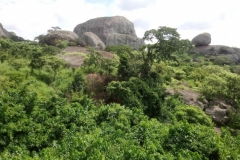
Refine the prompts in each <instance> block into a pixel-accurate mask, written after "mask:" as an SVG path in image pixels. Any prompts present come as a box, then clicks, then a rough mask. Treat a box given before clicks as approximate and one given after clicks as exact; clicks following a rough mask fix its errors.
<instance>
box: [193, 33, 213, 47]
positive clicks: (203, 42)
mask: <svg viewBox="0 0 240 160" xmlns="http://www.w3.org/2000/svg"><path fill="white" fill-rule="evenodd" d="M192 43H193V44H194V45H195V46H207V45H209V44H210V43H211V35H210V34H209V33H202V34H199V35H197V36H196V37H194V38H193V39H192Z"/></svg>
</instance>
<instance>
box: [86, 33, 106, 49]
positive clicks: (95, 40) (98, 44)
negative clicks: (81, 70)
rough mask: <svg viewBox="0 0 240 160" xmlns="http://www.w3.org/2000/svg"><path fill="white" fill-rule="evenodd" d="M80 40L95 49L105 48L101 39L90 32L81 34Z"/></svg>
mask: <svg viewBox="0 0 240 160" xmlns="http://www.w3.org/2000/svg"><path fill="white" fill-rule="evenodd" d="M82 40H83V41H84V42H85V43H86V44H87V45H89V46H92V47H94V48H97V49H101V50H104V49H105V48H106V46H105V44H104V43H103V42H102V40H101V39H100V38H99V37H98V36H97V35H96V34H94V33H92V32H85V33H84V34H83V37H82Z"/></svg>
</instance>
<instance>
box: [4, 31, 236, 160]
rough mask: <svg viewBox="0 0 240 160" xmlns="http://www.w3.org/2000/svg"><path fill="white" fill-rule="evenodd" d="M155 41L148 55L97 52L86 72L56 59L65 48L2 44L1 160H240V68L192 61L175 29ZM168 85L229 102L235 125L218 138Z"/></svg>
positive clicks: (118, 49) (154, 34)
mask: <svg viewBox="0 0 240 160" xmlns="http://www.w3.org/2000/svg"><path fill="white" fill-rule="evenodd" d="M38 38H41V37H38ZM153 38H156V39H157V42H156V43H155V44H151V45H150V44H149V45H146V46H143V47H142V48H141V49H140V50H139V51H134V50H132V49H131V48H130V47H127V46H122V45H121V46H114V47H108V48H107V49H108V50H109V51H111V52H113V53H115V54H116V55H114V58H105V57H104V56H102V54H101V53H100V52H98V51H95V50H94V49H93V48H91V47H89V48H88V50H89V52H90V54H86V55H85V60H84V65H83V66H82V67H79V68H70V67H69V65H68V64H66V63H65V62H64V61H63V60H62V59H60V58H58V57H57V56H55V55H56V54H57V53H59V52H60V49H61V48H62V46H58V47H59V48H58V47H54V46H47V45H43V44H41V41H39V44H35V43H31V42H14V41H12V40H9V39H0V159H6V160H8V159H26V160H28V159H94V160H95V159H151V160H154V159H167V160H171V159H194V160H195V159H199V160H200V159H239V158H240V148H239V146H240V134H239V130H240V118H239V117H240V116H239V114H240V113H239V109H240V108H239V106H240V76H239V75H238V74H237V70H238V68H239V67H238V66H227V65H224V66H220V65H213V64H211V63H207V60H206V59H204V58H203V57H201V55H192V54H188V53H187V51H188V50H189V49H190V48H191V45H190V43H189V41H187V40H180V35H179V34H178V33H177V31H176V29H172V28H168V27H160V28H159V29H157V30H150V31H147V32H146V34H145V39H146V40H152V39H153ZM62 45H63V46H64V45H65V43H64V42H63V44H62ZM64 47H65V46H64ZM195 58H199V59H201V62H200V63H197V62H194V61H193V59H195ZM183 84H185V85H183ZM166 88H172V89H173V90H174V89H176V90H177V89H179V88H181V89H185V88H187V89H192V90H193V91H195V92H198V93H199V94H200V95H201V98H202V99H206V100H208V101H209V102H211V101H213V100H216V99H221V100H224V101H226V102H227V103H228V104H230V105H231V106H232V107H233V108H232V111H231V113H229V116H230V119H229V121H228V123H227V124H226V125H225V126H222V127H221V133H217V132H215V131H214V126H215V124H214V123H213V122H212V119H211V117H209V116H207V115H206V114H205V113H204V111H203V110H201V109H200V108H197V107H194V106H191V105H186V104H184V103H183V99H182V97H181V96H180V95H177V94H175V95H174V96H173V95H169V94H167V93H166Z"/></svg>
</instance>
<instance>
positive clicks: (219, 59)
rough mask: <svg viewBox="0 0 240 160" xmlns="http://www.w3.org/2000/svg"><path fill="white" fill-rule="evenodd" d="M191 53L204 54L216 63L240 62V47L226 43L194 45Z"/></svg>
mask: <svg viewBox="0 0 240 160" xmlns="http://www.w3.org/2000/svg"><path fill="white" fill-rule="evenodd" d="M191 53H195V54H196V53H197V54H202V55H203V56H205V57H206V58H207V59H209V60H210V61H212V62H216V64H220V65H221V64H240V48H236V47H228V46H224V45H208V46H198V47H194V48H193V49H192V51H191Z"/></svg>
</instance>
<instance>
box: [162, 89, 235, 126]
mask: <svg viewBox="0 0 240 160" xmlns="http://www.w3.org/2000/svg"><path fill="white" fill-rule="evenodd" d="M165 92H166V93H167V94H169V95H175V94H178V95H181V96H182V99H183V102H184V103H185V104H187V105H191V106H196V107H200V108H201V109H202V110H203V111H204V112H205V113H206V114H207V115H209V116H210V117H211V118H212V120H213V121H214V122H215V123H216V124H217V125H220V126H221V125H225V124H226V123H227V122H228V121H229V115H230V113H231V112H232V111H234V108H233V107H232V106H230V105H229V104H227V103H226V102H224V101H222V100H218V99H216V100H212V101H211V102H209V101H207V100H206V99H201V98H200V94H199V93H197V92H195V91H193V90H191V89H189V88H188V89H177V90H173V89H172V88H168V89H167V90H166V91H165Z"/></svg>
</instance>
